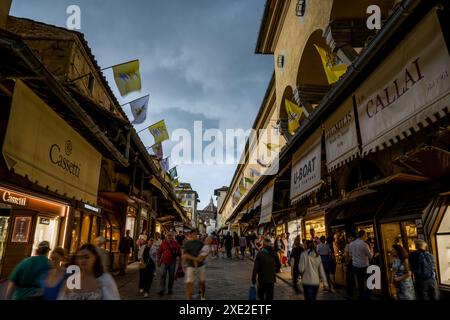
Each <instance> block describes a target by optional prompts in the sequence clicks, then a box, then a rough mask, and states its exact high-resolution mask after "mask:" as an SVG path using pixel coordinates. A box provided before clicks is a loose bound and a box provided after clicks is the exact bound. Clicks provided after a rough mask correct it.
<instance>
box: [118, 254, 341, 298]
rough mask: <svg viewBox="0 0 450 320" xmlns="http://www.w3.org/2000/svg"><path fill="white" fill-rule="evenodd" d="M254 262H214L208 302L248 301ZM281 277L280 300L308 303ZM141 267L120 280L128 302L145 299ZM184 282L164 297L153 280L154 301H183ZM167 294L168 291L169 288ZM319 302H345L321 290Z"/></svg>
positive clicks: (277, 294) (208, 277)
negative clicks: (139, 278)
mask: <svg viewBox="0 0 450 320" xmlns="http://www.w3.org/2000/svg"><path fill="white" fill-rule="evenodd" d="M252 268H253V262H252V261H251V260H249V259H245V260H240V259H226V258H217V259H214V258H212V259H210V260H209V261H208V265H207V267H206V299H207V300H247V294H248V289H249V287H250V285H251V273H252ZM283 271H284V272H282V273H280V274H279V275H278V279H277V283H276V284H275V294H274V296H275V299H276V300H304V297H303V295H301V294H296V293H295V292H294V290H293V288H292V286H291V285H290V271H289V269H284V270H283ZM138 274H139V269H138V264H137V263H134V264H131V265H129V266H128V269H127V275H125V276H122V277H116V281H117V285H118V287H119V291H120V294H121V296H122V299H124V300H144V297H143V295H142V294H140V293H139V290H138V277H139V275H138ZM183 280H184V279H179V280H177V281H175V284H174V288H173V294H172V295H167V293H166V294H165V295H164V296H162V297H160V296H158V294H157V292H158V291H159V290H160V284H159V276H158V275H157V276H156V278H155V279H154V280H153V284H152V288H151V290H150V296H149V298H148V299H152V300H183V299H184V288H183V285H184V282H183ZM166 292H167V289H166ZM193 299H194V300H198V299H199V296H198V289H197V287H195V288H194V297H193ZM318 299H319V300H343V299H344V298H343V295H342V294H341V292H336V293H329V292H326V291H322V290H320V292H319V295H318Z"/></svg>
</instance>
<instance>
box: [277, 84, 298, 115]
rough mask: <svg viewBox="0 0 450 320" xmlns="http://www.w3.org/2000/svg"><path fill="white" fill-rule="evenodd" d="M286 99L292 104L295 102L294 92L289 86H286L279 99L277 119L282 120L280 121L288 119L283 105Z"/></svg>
mask: <svg viewBox="0 0 450 320" xmlns="http://www.w3.org/2000/svg"><path fill="white" fill-rule="evenodd" d="M286 99H288V100H290V101H292V102H295V100H294V91H293V90H292V87H291V86H287V87H286V88H285V89H284V92H283V97H282V98H281V108H280V114H279V119H282V120H287V118H288V115H287V111H286V107H285V105H284V103H285V101H286Z"/></svg>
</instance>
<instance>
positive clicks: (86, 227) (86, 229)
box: [80, 215, 91, 246]
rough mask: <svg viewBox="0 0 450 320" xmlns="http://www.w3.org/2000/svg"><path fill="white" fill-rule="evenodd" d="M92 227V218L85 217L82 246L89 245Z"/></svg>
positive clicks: (82, 227)
mask: <svg viewBox="0 0 450 320" xmlns="http://www.w3.org/2000/svg"><path fill="white" fill-rule="evenodd" d="M90 226H91V216H90V215H83V222H82V224H81V242H80V246H82V245H84V244H86V243H89V230H90Z"/></svg>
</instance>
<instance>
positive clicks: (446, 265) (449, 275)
mask: <svg viewBox="0 0 450 320" xmlns="http://www.w3.org/2000/svg"><path fill="white" fill-rule="evenodd" d="M436 246H437V254H438V267H439V279H440V282H441V284H444V285H450V206H449V207H447V209H446V210H445V213H444V216H443V218H442V221H441V223H440V225H439V228H438V231H437V232H436Z"/></svg>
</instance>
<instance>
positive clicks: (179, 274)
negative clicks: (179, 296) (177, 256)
mask: <svg viewBox="0 0 450 320" xmlns="http://www.w3.org/2000/svg"><path fill="white" fill-rule="evenodd" d="M183 277H184V271H183V267H182V266H181V264H180V265H179V266H178V268H177V272H176V273H175V278H176V279H178V278H183Z"/></svg>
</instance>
